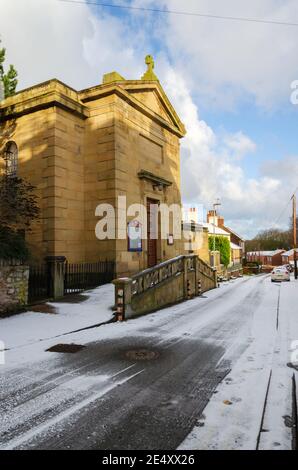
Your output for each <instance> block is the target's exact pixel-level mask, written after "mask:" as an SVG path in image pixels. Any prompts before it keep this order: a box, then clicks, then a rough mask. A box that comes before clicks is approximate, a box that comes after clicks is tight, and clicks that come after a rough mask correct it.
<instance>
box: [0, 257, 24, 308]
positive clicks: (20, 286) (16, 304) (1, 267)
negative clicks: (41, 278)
mask: <svg viewBox="0 0 298 470" xmlns="http://www.w3.org/2000/svg"><path fill="white" fill-rule="evenodd" d="M28 280H29V267H28V266H25V265H23V264H21V263H20V262H19V261H14V260H11V261H1V260H0V316H3V315H5V314H7V313H13V312H16V311H18V310H21V309H22V308H23V307H24V306H25V305H26V304H27V302H28Z"/></svg>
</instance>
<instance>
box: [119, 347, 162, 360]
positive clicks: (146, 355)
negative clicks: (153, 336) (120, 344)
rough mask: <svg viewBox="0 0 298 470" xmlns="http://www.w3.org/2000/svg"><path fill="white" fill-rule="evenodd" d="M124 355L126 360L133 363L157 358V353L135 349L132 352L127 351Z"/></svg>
mask: <svg viewBox="0 0 298 470" xmlns="http://www.w3.org/2000/svg"><path fill="white" fill-rule="evenodd" d="M125 355H126V357H127V358H128V359H131V360H134V361H150V360H152V359H157V358H158V357H159V353H158V352H156V351H148V349H136V350H133V351H127V353H126V354H125Z"/></svg>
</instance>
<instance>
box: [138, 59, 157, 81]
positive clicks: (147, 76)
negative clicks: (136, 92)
mask: <svg viewBox="0 0 298 470" xmlns="http://www.w3.org/2000/svg"><path fill="white" fill-rule="evenodd" d="M145 64H146V65H147V70H146V72H145V73H144V75H143V76H142V80H154V81H158V78H157V76H156V75H155V73H154V72H153V69H154V60H153V57H152V55H146V57H145Z"/></svg>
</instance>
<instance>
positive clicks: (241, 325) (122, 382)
mask: <svg viewBox="0 0 298 470" xmlns="http://www.w3.org/2000/svg"><path fill="white" fill-rule="evenodd" d="M269 281H270V279H269V278H268V276H257V277H253V278H249V277H247V278H243V279H238V280H235V281H231V282H230V283H226V284H223V285H222V286H221V287H220V288H219V289H216V290H214V291H211V292H208V293H206V294H204V296H202V297H200V298H195V299H192V300H190V301H188V302H184V303H182V304H179V305H176V306H173V307H171V308H168V309H164V310H161V311H158V312H155V313H153V314H150V315H146V316H144V317H141V318H138V319H134V320H130V321H128V322H125V323H122V324H120V323H115V324H109V325H104V326H100V327H98V328H94V329H91V330H86V331H82V332H79V333H76V334H72V335H66V336H63V337H59V338H52V339H49V340H47V341H41V342H39V343H35V344H32V345H27V346H24V347H19V348H17V349H16V350H15V351H11V352H10V351H8V352H7V356H6V365H5V366H4V367H2V369H1V366H0V373H1V378H0V416H1V422H0V449H105V450H107V449H109V450H112V449H146V450H150V449H168V450H169V449H176V448H177V447H178V446H179V445H180V444H181V443H182V442H183V441H184V439H185V438H186V437H187V436H188V435H189V433H190V432H191V431H192V429H193V428H194V427H195V426H196V424H197V423H198V420H199V419H200V417H201V416H202V412H203V410H204V408H205V407H206V405H207V404H208V401H209V400H210V398H211V396H212V394H213V392H214V391H215V389H216V388H217V386H218V384H219V383H220V382H221V381H222V380H223V378H224V377H225V376H226V375H227V374H228V373H229V372H230V369H231V368H232V366H233V363H234V362H235V360H236V359H237V358H238V357H239V356H241V355H242V354H243V353H244V352H245V350H246V348H248V346H249V345H250V343H251V341H252V337H251V326H252V322H253V318H254V314H255V312H256V311H258V310H260V309H262V308H267V310H268V308H269V309H270V312H272V314H271V315H270V318H271V320H270V321H272V323H273V324H274V325H276V322H277V321H278V319H277V306H278V302H279V297H280V289H281V290H282V291H286V289H287V287H288V286H287V285H285V284H283V285H282V286H280V285H279V286H275V285H273V284H271V283H270V282H269ZM82 308H83V306H82ZM278 315H279V317H281V316H282V311H280V309H279V312H278ZM0 327H1V326H0ZM0 336H1V333H0ZM57 343H68V344H69V343H75V344H78V345H82V346H84V348H82V349H81V350H80V351H78V352H76V353H57V352H46V349H48V348H49V347H51V346H54V345H56V344H57ZM16 355H17V357H19V363H18V362H16ZM10 357H11V358H13V357H14V361H12V365H10Z"/></svg>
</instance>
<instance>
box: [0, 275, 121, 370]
mask: <svg viewBox="0 0 298 470" xmlns="http://www.w3.org/2000/svg"><path fill="white" fill-rule="evenodd" d="M76 297H77V298H79V300H78V301H76ZM74 298H75V300H73V297H72V296H70V297H64V299H63V301H59V302H47V303H46V304H44V305H40V306H36V307H34V308H35V310H34V311H27V312H25V313H22V314H19V315H14V316H11V317H7V318H0V341H2V343H3V344H4V347H5V349H7V350H10V351H13V350H16V349H20V348H24V347H25V346H28V345H36V344H37V343H39V342H46V341H50V340H51V339H52V338H57V337H59V336H64V335H67V334H69V333H70V332H72V331H75V330H79V329H82V328H88V327H90V326H92V325H97V324H100V323H105V322H107V321H109V320H111V319H112V318H113V310H112V307H113V304H114V286H113V284H106V285H104V286H100V287H98V288H96V289H93V290H90V291H85V292H84V294H79V295H77V296H74ZM39 307H40V308H39ZM39 309H40V312H39ZM39 348H40V346H39ZM32 351H33V355H32V360H33V359H34V358H37V359H38V355H35V354H34V348H32ZM21 359H22V357H21V356H20V355H17V356H16V362H17V363H19V361H20V360H21ZM26 359H28V357H27V358H26ZM10 365H12V359H11V361H10Z"/></svg>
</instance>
